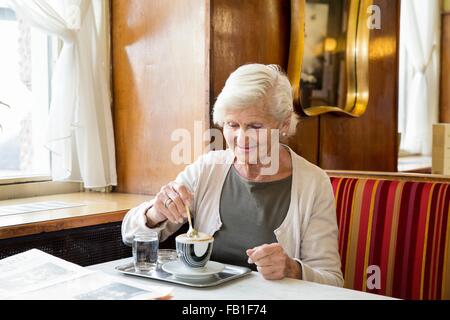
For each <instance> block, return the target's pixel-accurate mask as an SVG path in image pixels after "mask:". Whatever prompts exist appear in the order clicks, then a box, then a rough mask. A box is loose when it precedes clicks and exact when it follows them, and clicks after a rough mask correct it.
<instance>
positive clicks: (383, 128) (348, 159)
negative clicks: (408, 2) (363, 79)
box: [319, 0, 400, 172]
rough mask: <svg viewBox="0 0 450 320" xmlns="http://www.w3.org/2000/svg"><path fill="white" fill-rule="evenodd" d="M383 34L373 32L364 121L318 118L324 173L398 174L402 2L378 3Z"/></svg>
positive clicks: (321, 164)
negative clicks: (399, 50) (399, 62)
mask: <svg viewBox="0 0 450 320" xmlns="http://www.w3.org/2000/svg"><path fill="white" fill-rule="evenodd" d="M374 4H375V5H378V6H379V7H380V9H381V12H382V25H381V29H379V30H377V29H375V30H371V33H370V47H369V91H370V97H369V104H368V107H367V111H366V113H365V114H364V115H363V116H362V117H360V118H347V117H340V116H335V115H330V114H327V115H323V116H321V117H320V152H319V157H320V161H319V163H320V166H321V167H322V168H324V169H338V170H364V171H366V170H367V171H390V172H395V171H397V154H398V152H397V148H398V146H397V145H398V142H397V115H398V112H397V110H398V50H397V46H398V32H399V22H400V18H399V14H400V1H399V0H375V1H374Z"/></svg>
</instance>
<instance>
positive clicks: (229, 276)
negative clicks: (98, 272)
mask: <svg viewBox="0 0 450 320" xmlns="http://www.w3.org/2000/svg"><path fill="white" fill-rule="evenodd" d="M224 266H225V268H224V269H223V270H222V271H221V272H219V273H216V274H214V275H212V276H209V277H205V278H201V279H184V278H178V277H175V276H174V275H172V274H171V273H168V272H165V271H164V270H162V269H161V267H160V266H159V265H158V267H157V268H156V269H155V270H153V271H151V272H146V273H144V272H137V271H135V270H134V264H133V263H132V262H131V263H127V264H124V265H120V266H117V267H115V269H116V271H118V272H120V273H124V274H128V275H132V276H137V277H143V278H148V279H153V280H160V281H166V282H171V283H176V284H181V285H185V286H189V287H197V288H205V287H212V286H217V285H219V284H222V283H224V282H228V281H230V280H234V279H237V278H241V277H244V276H245V275H247V274H250V273H251V272H252V270H250V269H249V268H245V267H238V266H233V265H230V264H224Z"/></svg>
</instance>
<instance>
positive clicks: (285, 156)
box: [234, 148, 292, 181]
mask: <svg viewBox="0 0 450 320" xmlns="http://www.w3.org/2000/svg"><path fill="white" fill-rule="evenodd" d="M271 165H272V164H268V165H264V164H261V163H258V164H249V163H244V164H243V163H237V162H236V160H235V162H234V167H235V168H236V170H237V172H238V173H239V175H240V176H241V177H243V178H245V179H247V180H251V181H275V180H280V179H283V178H286V177H288V176H290V175H291V174H292V160H291V154H290V152H289V150H288V149H287V148H280V157H279V166H278V170H277V171H276V172H275V173H273V174H264V173H265V172H267V171H268V170H267V169H268V168H269V167H270V166H271ZM269 171H270V170H269Z"/></svg>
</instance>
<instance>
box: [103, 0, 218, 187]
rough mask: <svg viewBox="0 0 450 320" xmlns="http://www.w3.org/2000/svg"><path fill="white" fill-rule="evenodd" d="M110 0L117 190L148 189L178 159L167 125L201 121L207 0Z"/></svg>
mask: <svg viewBox="0 0 450 320" xmlns="http://www.w3.org/2000/svg"><path fill="white" fill-rule="evenodd" d="M194 2H195V5H193V1H186V0H171V1H166V0H114V1H112V48H113V79H114V125H115V139H116V151H117V171H118V180H119V181H118V187H117V190H118V191H119V192H128V193H142V194H155V193H157V192H158V191H159V189H160V187H161V186H162V185H163V184H165V183H167V182H168V181H170V180H172V179H174V178H175V176H176V174H177V173H178V172H179V171H180V170H182V169H183V167H184V166H185V165H175V164H174V163H173V162H172V161H171V158H170V156H171V150H172V148H173V147H174V146H175V145H176V144H177V142H174V141H171V134H172V132H173V131H174V130H175V129H178V128H186V129H188V130H189V131H190V132H191V133H192V132H194V123H195V121H202V123H204V124H206V125H208V124H209V121H208V120H209V57H208V55H209V53H208V52H209V23H210V22H209V10H210V9H209V0H196V1H194Z"/></svg>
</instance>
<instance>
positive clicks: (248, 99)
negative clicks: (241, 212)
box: [213, 64, 298, 136]
mask: <svg viewBox="0 0 450 320" xmlns="http://www.w3.org/2000/svg"><path fill="white" fill-rule="evenodd" d="M292 97H293V94H292V87H291V83H290V82H289V79H288V78H287V76H286V75H285V74H284V73H283V72H282V70H281V68H280V67H279V66H277V65H264V64H247V65H243V66H241V67H239V68H238V69H237V70H236V71H234V72H233V73H232V74H231V75H230V76H229V77H228V79H227V81H226V83H225V87H224V88H223V89H222V92H221V93H220V94H219V96H218V97H217V101H216V103H215V104H214V111H213V121H214V123H215V124H216V125H218V126H220V127H223V124H224V122H225V116H226V113H227V111H228V110H230V109H234V110H236V109H245V108H246V107H249V106H255V105H260V106H261V107H262V111H264V112H268V113H269V114H271V115H272V116H273V117H274V118H275V119H276V120H278V121H280V122H281V121H285V120H287V118H288V117H289V116H290V125H289V130H288V132H287V134H288V136H292V135H294V134H295V131H296V128H297V123H298V116H297V114H296V113H295V112H294V106H293V99H292Z"/></svg>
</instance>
